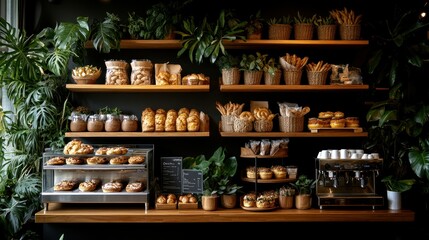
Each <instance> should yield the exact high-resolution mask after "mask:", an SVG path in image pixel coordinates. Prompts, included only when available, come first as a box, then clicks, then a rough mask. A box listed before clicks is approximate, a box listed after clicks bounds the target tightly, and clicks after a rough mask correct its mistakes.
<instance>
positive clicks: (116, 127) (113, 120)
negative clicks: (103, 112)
mask: <svg viewBox="0 0 429 240" xmlns="http://www.w3.org/2000/svg"><path fill="white" fill-rule="evenodd" d="M104 130H105V131H106V132H119V131H121V119H120V118H119V115H116V114H107V119H106V122H105V123H104Z"/></svg>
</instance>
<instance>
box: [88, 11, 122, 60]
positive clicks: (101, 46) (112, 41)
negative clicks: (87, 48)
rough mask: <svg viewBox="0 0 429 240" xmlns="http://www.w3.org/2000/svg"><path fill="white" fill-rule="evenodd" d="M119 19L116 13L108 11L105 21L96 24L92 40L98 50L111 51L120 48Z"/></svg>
mask: <svg viewBox="0 0 429 240" xmlns="http://www.w3.org/2000/svg"><path fill="white" fill-rule="evenodd" d="M119 20H120V19H119V17H117V16H116V15H115V14H111V13H107V17H106V18H105V19H104V21H103V22H101V23H98V24H96V26H95V27H94V31H93V35H92V40H93V45H94V48H95V49H96V50H97V51H99V52H102V53H109V52H110V51H111V49H119V46H120V45H119V44H120V39H121V31H120V27H119Z"/></svg>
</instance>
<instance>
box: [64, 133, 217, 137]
mask: <svg viewBox="0 0 429 240" xmlns="http://www.w3.org/2000/svg"><path fill="white" fill-rule="evenodd" d="M65 136H66V137H86V138H87V137H109V138H111V137H119V138H120V137H209V136H210V132H66V134H65Z"/></svg>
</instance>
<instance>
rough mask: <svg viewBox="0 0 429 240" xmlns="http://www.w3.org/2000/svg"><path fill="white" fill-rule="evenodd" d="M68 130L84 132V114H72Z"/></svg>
mask: <svg viewBox="0 0 429 240" xmlns="http://www.w3.org/2000/svg"><path fill="white" fill-rule="evenodd" d="M70 131H72V132H86V115H85V114H75V115H73V116H72V119H71V122H70Z"/></svg>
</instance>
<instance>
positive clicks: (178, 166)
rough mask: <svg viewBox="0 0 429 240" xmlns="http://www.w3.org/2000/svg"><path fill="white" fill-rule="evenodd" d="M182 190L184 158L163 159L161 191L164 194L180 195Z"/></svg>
mask: <svg viewBox="0 0 429 240" xmlns="http://www.w3.org/2000/svg"><path fill="white" fill-rule="evenodd" d="M181 188H182V158H181V157H161V189H162V191H163V192H164V193H176V194H180V193H181Z"/></svg>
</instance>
